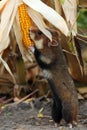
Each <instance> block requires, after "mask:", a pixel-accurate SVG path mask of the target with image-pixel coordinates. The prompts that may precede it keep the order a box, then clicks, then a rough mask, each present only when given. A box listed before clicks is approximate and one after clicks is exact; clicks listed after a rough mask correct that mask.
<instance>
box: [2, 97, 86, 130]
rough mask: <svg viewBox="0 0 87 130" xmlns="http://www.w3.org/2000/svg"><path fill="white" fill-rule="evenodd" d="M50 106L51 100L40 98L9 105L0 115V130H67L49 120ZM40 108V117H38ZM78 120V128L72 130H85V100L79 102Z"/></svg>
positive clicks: (67, 128)
mask: <svg viewBox="0 0 87 130" xmlns="http://www.w3.org/2000/svg"><path fill="white" fill-rule="evenodd" d="M51 106H52V100H51V99H49V100H47V99H40V98H39V99H38V98H37V99H35V100H33V101H32V102H28V103H25V102H22V103H20V104H18V105H16V104H15V105H14V104H12V103H11V104H10V105H9V106H8V107H6V108H5V109H3V110H2V111H1V113H0V130H69V129H70V128H69V127H67V126H66V125H65V123H64V122H62V123H61V126H59V127H56V126H55V123H54V122H53V120H52V118H51ZM41 108H43V109H42V112H41V113H42V117H38V113H39V112H40V110H41ZM39 116H40V114H39ZM78 118H79V123H78V126H77V127H74V128H72V130H87V100H82V101H79V115H78Z"/></svg>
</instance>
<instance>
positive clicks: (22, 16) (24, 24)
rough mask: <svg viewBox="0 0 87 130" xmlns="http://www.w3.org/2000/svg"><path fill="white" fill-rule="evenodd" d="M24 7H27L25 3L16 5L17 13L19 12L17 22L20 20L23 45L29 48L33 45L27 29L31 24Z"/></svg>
mask: <svg viewBox="0 0 87 130" xmlns="http://www.w3.org/2000/svg"><path fill="white" fill-rule="evenodd" d="M26 9H27V8H26V5H25V4H21V5H20V6H19V7H18V13H19V22H20V27H21V32H22V40H23V45H24V46H25V47H26V48H29V47H30V46H32V45H33V42H32V41H31V39H30V37H29V29H30V27H31V25H32V20H31V18H30V17H29V15H28V13H27V10H26Z"/></svg>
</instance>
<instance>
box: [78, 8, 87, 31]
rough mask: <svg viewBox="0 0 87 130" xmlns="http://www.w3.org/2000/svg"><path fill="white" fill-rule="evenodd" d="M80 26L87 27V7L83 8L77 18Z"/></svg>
mask: <svg viewBox="0 0 87 130" xmlns="http://www.w3.org/2000/svg"><path fill="white" fill-rule="evenodd" d="M77 24H78V27H81V28H85V29H87V9H81V10H80V12H79V16H78V19H77Z"/></svg>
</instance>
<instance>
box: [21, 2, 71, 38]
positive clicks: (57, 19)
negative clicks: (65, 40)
mask: <svg viewBox="0 0 87 130" xmlns="http://www.w3.org/2000/svg"><path fill="white" fill-rule="evenodd" d="M23 2H24V3H25V4H27V5H28V6H29V7H31V8H32V9H34V10H35V11H37V12H39V13H40V14H42V15H43V17H44V18H45V19H47V20H48V21H49V22H50V23H51V24H52V25H54V26H55V27H56V28H57V29H59V30H60V31H61V32H62V33H63V34H65V35H66V36H67V35H68V34H69V30H68V27H67V24H66V22H65V20H64V19H63V17H61V16H60V15H59V14H58V13H57V12H56V11H55V10H54V9H52V8H51V7H49V6H47V5H46V4H44V3H43V2H42V1H41V0H37V1H36V0H23Z"/></svg>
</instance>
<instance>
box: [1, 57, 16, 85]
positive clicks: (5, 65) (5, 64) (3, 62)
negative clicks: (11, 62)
mask: <svg viewBox="0 0 87 130" xmlns="http://www.w3.org/2000/svg"><path fill="white" fill-rule="evenodd" d="M0 61H1V62H2V64H3V65H4V67H5V68H6V70H7V71H8V72H9V74H10V75H11V76H12V78H13V82H14V84H16V80H15V78H14V75H13V74H12V72H11V70H10V68H9V66H8V64H7V63H6V62H5V61H4V60H3V59H2V57H1V56H0Z"/></svg>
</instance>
